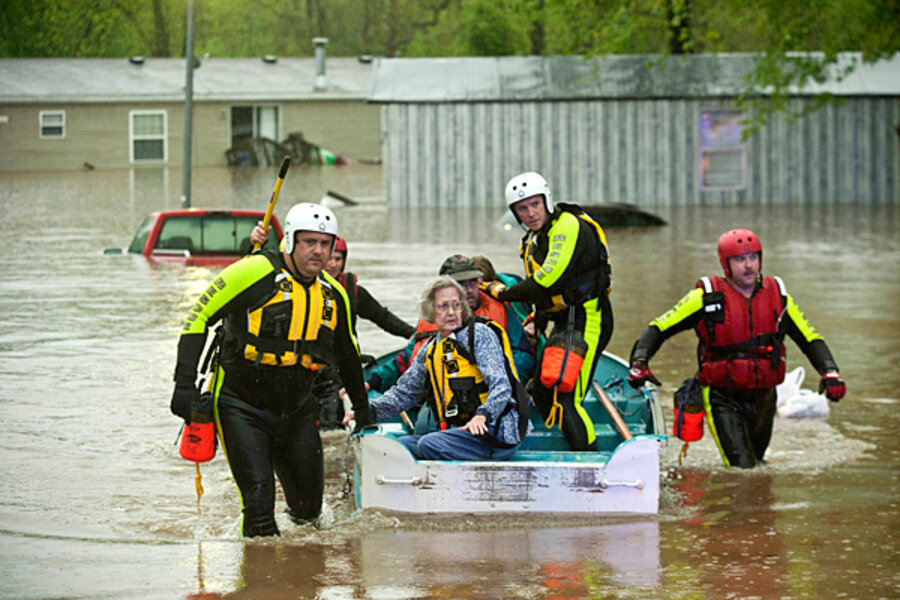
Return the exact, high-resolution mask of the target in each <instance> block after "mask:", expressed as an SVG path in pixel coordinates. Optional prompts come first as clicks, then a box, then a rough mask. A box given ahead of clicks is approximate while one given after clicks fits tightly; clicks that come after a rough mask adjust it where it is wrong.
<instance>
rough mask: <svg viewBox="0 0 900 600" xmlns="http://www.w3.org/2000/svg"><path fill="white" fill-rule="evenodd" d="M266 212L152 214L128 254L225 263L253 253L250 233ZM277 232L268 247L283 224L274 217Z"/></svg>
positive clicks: (180, 261)
mask: <svg viewBox="0 0 900 600" xmlns="http://www.w3.org/2000/svg"><path fill="white" fill-rule="evenodd" d="M264 216H265V213H264V212H263V211H257V210H229V209H202V208H189V209H180V210H162V211H157V212H154V213H151V214H150V215H149V216H148V217H147V218H146V219H144V222H143V223H141V226H140V227H139V228H138V230H137V233H136V234H135V235H134V239H132V240H131V245H130V246H129V247H128V250H127V252H128V253H129V254H142V255H144V256H145V257H147V259H148V260H151V261H154V262H162V263H167V264H181V265H185V266H204V267H209V266H213V267H215V266H225V265H228V264H231V263H233V262H235V261H236V260H238V259H239V258H241V257H242V256H244V255H246V254H248V253H249V252H250V249H251V248H250V246H251V244H250V232H252V231H253V228H254V227H255V226H256V224H257V222H259V221H262V220H263V217H264ZM271 224H272V228H273V230H274V233H275V235H270V236H269V241H268V242H266V248H276V247H277V245H278V241H279V240H280V239H281V236H282V230H281V224H280V223H279V222H278V219H277V218H275V215H272V219H271Z"/></svg>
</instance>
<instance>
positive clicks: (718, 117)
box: [700, 110, 747, 190]
mask: <svg viewBox="0 0 900 600" xmlns="http://www.w3.org/2000/svg"><path fill="white" fill-rule="evenodd" d="M743 118H744V113H742V112H741V111H739V110H701V111H700V189H702V190H740V189H745V188H746V187H747V148H746V146H745V145H744V144H743V143H742V141H741V134H742V133H743V130H744V129H743V126H742V125H741V120H742V119H743Z"/></svg>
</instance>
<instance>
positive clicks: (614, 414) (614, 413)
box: [592, 381, 634, 441]
mask: <svg viewBox="0 0 900 600" xmlns="http://www.w3.org/2000/svg"><path fill="white" fill-rule="evenodd" d="M592 385H593V386H594V393H595V394H597V397H598V398H600V402H602V403H603V407H604V408H606V412H608V413H609V416H610V418H611V419H612V422H613V425H615V426H616V429H617V430H618V431H619V435H621V436H622V439H624V440H625V441H628V440H630V439H631V438H633V437H634V436H633V435H631V431H629V429H628V426H627V425H625V421H623V420H622V415H620V414H619V411H618V409H616V405H615V404H613V403H612V400H610V399H609V396H607V395H606V392H604V391H603V388H602V387H601V386H600V384H599V383H597V382H596V381H594V382H592Z"/></svg>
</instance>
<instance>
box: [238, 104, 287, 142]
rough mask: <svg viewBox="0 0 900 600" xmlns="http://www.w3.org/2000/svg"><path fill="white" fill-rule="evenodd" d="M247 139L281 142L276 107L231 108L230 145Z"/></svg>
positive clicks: (279, 119)
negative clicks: (265, 139) (266, 139)
mask: <svg viewBox="0 0 900 600" xmlns="http://www.w3.org/2000/svg"><path fill="white" fill-rule="evenodd" d="M248 138H269V139H270V140H273V141H276V142H277V141H280V140H281V111H279V110H278V107H277V106H264V105H254V106H232V107H231V144H232V145H234V144H235V142H239V141H241V140H246V139H248Z"/></svg>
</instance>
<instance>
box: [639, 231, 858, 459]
mask: <svg viewBox="0 0 900 600" xmlns="http://www.w3.org/2000/svg"><path fill="white" fill-rule="evenodd" d="M718 254H719V262H720V263H721V265H722V270H723V271H724V274H725V277H724V278H722V277H717V276H709V277H703V278H701V279H700V281H698V282H697V286H696V287H695V288H694V289H693V290H691V291H690V292H688V293H687V295H685V296H684V297H683V298H682V299H681V300H680V301H679V302H678V304H676V305H675V306H674V307H673V308H671V309H670V310H669V311H667V312H666V313H664V314H663V315H661V316H659V317H657V318H656V319H654V320H653V321H652V322H651V323H650V325H648V326H647V328H646V329H645V330H644V332H643V333H642V334H641V336H640V338H639V339H638V340H637V342H635V344H634V347H633V349H632V351H631V369H630V371H629V382H630V383H631V384H632V386H633V387H642V386H643V385H644V382H646V381H652V382H654V383H657V384H658V383H659V382H658V381H657V380H656V378H655V377H654V376H653V373H652V372H651V371H650V367H649V361H650V359H651V358H652V357H653V355H654V354H655V353H656V351H657V350H658V349H659V347H660V346H661V345H662V343H663V342H664V341H665V340H667V339H668V338H670V337H671V336H673V335H675V334H676V333H678V332H680V331H685V330H687V329H693V330H694V332H695V333H696V334H697V338H698V340H699V344H698V347H697V356H698V361H699V366H700V370H699V374H698V379H699V382H700V385H701V389H702V395H703V405H704V412H705V414H706V419H707V422H708V424H709V427H710V430H711V433H712V435H713V437H714V439H715V441H716V444H717V445H718V447H719V451H720V453H721V455H722V458H723V460H724V461H725V464H726V466H735V467H743V468H751V467H755V466H757V465H759V464H762V463H763V456H764V455H765V452H766V448H767V447H768V446H769V441H770V439H771V436H772V423H773V419H774V416H775V411H776V401H777V398H776V392H775V386H776V385H778V384H779V383H781V382H782V381H783V380H784V373H785V347H784V336H785V335H788V336H790V337H791V339H792V340H794V342H795V343H796V344H797V345H798V346H799V347H800V349H801V350H802V351H803V353H804V354H805V355H806V356H807V358H809V361H810V362H811V363H812V364H813V366H814V367H815V369H816V370H817V371H818V372H819V373H820V374H821V376H822V379H821V381H820V384H819V393H823V392H824V393H825V394H826V395H827V396H828V398H829V399H830V400H832V401H833V402H837V401H838V400H840V399H841V398H843V397H844V394H845V393H846V389H847V388H846V385H845V384H844V381H843V380H842V379H841V376H840V375H839V373H838V367H837V364H836V363H835V361H834V358H833V357H832V355H831V351H830V350H829V349H828V346H827V345H826V344H825V340H823V339H822V337H821V336H820V335H819V334H818V332H817V331H816V330H815V328H813V326H812V325H811V324H810V322H809V321H808V320H807V319H806V317H805V316H804V315H803V313H802V312H800V309H799V308H798V307H797V304H796V303H795V302H794V299H793V298H792V297H791V296H790V294H788V292H787V289H786V288H785V285H784V282H783V281H782V280H781V279H780V278H779V277H771V276H763V275H762V273H761V270H762V244H761V243H760V241H759V238H758V237H757V236H756V234H754V233H753V232H752V231H750V230H747V229H732V230H730V231H726V232H725V233H723V234H722V236H721V237H720V238H719V242H718Z"/></svg>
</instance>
